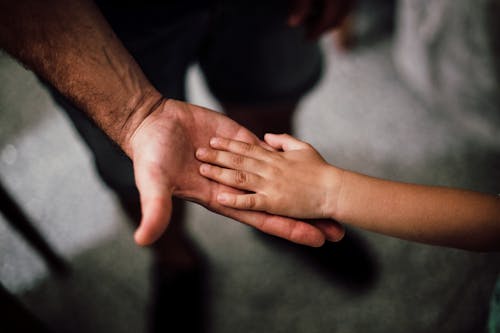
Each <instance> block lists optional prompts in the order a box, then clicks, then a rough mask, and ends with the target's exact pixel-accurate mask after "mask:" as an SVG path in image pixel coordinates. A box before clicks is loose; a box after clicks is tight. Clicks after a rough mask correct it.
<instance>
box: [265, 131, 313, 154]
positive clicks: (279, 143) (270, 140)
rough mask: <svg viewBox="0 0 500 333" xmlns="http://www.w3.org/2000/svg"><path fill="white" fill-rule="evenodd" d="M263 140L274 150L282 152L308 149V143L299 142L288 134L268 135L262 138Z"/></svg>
mask: <svg viewBox="0 0 500 333" xmlns="http://www.w3.org/2000/svg"><path fill="white" fill-rule="evenodd" d="M264 140H265V141H266V143H267V144H269V145H270V146H271V147H273V148H274V149H280V150H283V151H290V150H299V149H306V148H308V147H310V145H309V144H308V143H306V142H303V141H300V140H298V139H296V138H294V137H293V136H291V135H288V134H271V133H268V134H266V135H265V136H264Z"/></svg>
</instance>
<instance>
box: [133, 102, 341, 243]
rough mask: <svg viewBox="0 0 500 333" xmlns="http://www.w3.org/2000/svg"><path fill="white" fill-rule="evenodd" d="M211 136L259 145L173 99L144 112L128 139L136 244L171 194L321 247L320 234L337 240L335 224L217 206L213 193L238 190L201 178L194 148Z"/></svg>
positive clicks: (160, 220)
mask: <svg viewBox="0 0 500 333" xmlns="http://www.w3.org/2000/svg"><path fill="white" fill-rule="evenodd" d="M214 136H219V137H226V138H231V139H235V140H239V141H243V142H247V143H253V144H259V145H261V146H264V144H263V143H262V142H260V141H259V140H258V138H257V137H256V136H255V135H253V134H252V133H251V132H250V131H248V130H247V129H245V128H244V127H242V126H240V125H239V124H237V123H236V122H234V121H232V120H231V119H229V118H228V117H226V116H224V115H222V114H219V113H217V112H214V111H211V110H208V109H205V108H202V107H198V106H194V105H191V104H188V103H183V102H179V101H175V100H164V101H163V102H161V103H160V104H159V105H158V106H157V107H156V108H155V109H154V110H153V111H152V112H151V113H150V114H149V115H147V116H146V117H145V118H144V120H143V121H142V122H141V123H140V125H139V126H137V128H136V129H135V130H134V132H133V134H132V135H131V136H130V138H129V139H128V147H129V155H130V157H131V158H132V160H133V163H134V172H135V177H136V184H137V187H138V189H139V192H140V196H141V207H142V212H143V216H142V220H141V223H140V226H139V228H138V230H137V231H136V233H135V240H136V242H137V243H138V244H141V245H147V244H150V243H152V242H154V241H155V240H156V239H157V238H158V237H159V236H160V235H161V234H162V233H163V231H164V230H165V228H166V227H167V226H168V222H169V218H170V214H171V210H172V201H171V197H172V195H175V196H177V197H181V198H184V199H187V200H190V201H194V202H197V203H199V204H202V205H203V206H205V207H207V208H208V209H210V210H212V211H215V212H217V213H220V214H223V215H225V216H228V217H231V218H234V219H236V220H238V221H241V222H243V223H245V224H248V225H251V226H253V227H255V228H257V229H259V230H261V231H263V232H266V233H269V234H272V235H275V236H279V237H282V238H285V239H288V240H290V241H292V242H296V243H300V244H305V245H310V246H321V245H322V244H323V243H324V241H325V238H326V239H329V240H339V239H341V238H342V236H343V228H342V227H341V226H340V225H339V224H325V223H318V224H317V226H315V225H313V224H310V223H306V222H302V221H297V220H293V219H290V218H286V217H281V216H275V215H269V214H267V213H263V212H255V211H241V210H236V209H234V208H229V207H225V206H222V205H221V204H220V203H218V202H217V200H216V198H217V195H218V194H219V193H222V192H228V191H229V192H233V193H242V192H241V191H240V190H236V189H232V188H230V187H227V186H225V185H221V184H218V183H216V182H213V181H211V180H208V179H207V178H205V177H202V176H201V175H200V174H199V172H198V170H199V166H200V165H201V162H199V161H198V160H197V159H196V157H195V151H196V149H197V148H199V147H207V146H208V144H209V140H210V138H212V137H214Z"/></svg>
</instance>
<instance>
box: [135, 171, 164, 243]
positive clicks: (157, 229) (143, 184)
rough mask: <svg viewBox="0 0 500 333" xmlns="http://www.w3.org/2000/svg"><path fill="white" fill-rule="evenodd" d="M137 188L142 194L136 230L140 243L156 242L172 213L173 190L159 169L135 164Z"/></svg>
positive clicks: (136, 239)
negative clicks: (139, 217) (139, 218)
mask: <svg viewBox="0 0 500 333" xmlns="http://www.w3.org/2000/svg"><path fill="white" fill-rule="evenodd" d="M134 171H135V178H136V184H137V188H138V190H139V194H140V201H141V211H142V217H141V222H140V224H139V227H138V228H137V230H136V231H135V234H134V239H135V242H136V243H137V244H138V245H141V246H145V245H150V244H152V243H154V242H155V241H156V240H157V239H158V238H159V237H160V236H161V235H162V234H163V232H164V231H165V229H166V228H167V226H168V224H169V222H170V216H171V214H172V190H171V189H169V186H168V183H167V182H166V181H165V179H163V177H161V176H159V173H158V170H156V169H155V168H151V167H142V166H141V164H140V163H138V164H136V165H134Z"/></svg>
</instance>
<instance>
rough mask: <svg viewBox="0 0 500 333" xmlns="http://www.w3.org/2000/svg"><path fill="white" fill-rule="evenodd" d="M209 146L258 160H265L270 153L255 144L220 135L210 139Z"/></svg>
mask: <svg viewBox="0 0 500 333" xmlns="http://www.w3.org/2000/svg"><path fill="white" fill-rule="evenodd" d="M210 147H212V148H215V149H219V150H225V151H229V152H231V153H236V154H239V155H243V156H246V157H252V158H255V159H260V160H265V159H266V157H267V156H269V153H270V151H269V150H267V149H264V148H263V147H260V146H257V145H252V144H249V143H246V142H242V141H236V140H231V139H226V138H220V137H216V138H212V139H210Z"/></svg>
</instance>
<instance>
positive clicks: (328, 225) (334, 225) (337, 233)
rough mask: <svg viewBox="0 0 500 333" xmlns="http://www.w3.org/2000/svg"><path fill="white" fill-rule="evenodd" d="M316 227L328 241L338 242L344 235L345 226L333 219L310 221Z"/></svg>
mask: <svg viewBox="0 0 500 333" xmlns="http://www.w3.org/2000/svg"><path fill="white" fill-rule="evenodd" d="M311 224H313V225H314V226H315V227H316V228H318V229H319V230H321V231H322V232H323V234H324V235H325V237H326V239H327V240H329V241H330V242H338V241H340V240H341V239H342V238H344V235H345V228H344V226H343V225H342V224H340V223H338V222H337V221H334V220H315V221H311Z"/></svg>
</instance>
